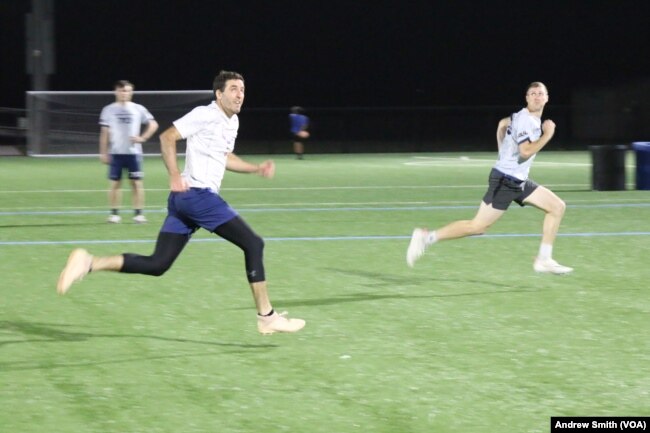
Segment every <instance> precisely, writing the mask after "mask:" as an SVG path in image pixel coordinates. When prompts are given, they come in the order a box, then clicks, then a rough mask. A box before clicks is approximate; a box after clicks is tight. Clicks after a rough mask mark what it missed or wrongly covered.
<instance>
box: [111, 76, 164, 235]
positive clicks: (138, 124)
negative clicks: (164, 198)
mask: <svg viewBox="0 0 650 433" xmlns="http://www.w3.org/2000/svg"><path fill="white" fill-rule="evenodd" d="M131 99H133V84H131V83H130V82H128V81H126V80H120V81H118V82H116V83H115V102H113V103H112V104H110V105H107V106H106V107H104V108H103V109H102V113H101V114H100V116H99V124H100V125H101V129H100V132H99V158H100V159H101V161H102V162H103V163H104V164H108V166H109V169H108V178H109V180H110V189H109V192H108V201H109V204H110V207H111V214H110V216H109V217H108V222H109V223H119V222H120V221H122V217H120V214H119V208H120V206H121V204H122V189H121V188H122V172H123V171H124V170H126V171H128V173H129V174H128V176H129V180H130V181H131V188H132V190H133V200H132V201H133V210H134V212H135V215H134V217H133V221H135V222H136V223H145V222H147V219H146V217H145V216H144V215H143V214H142V211H143V208H144V184H143V181H142V178H143V177H144V172H143V170H142V143H144V142H146V141H147V140H149V139H150V138H151V137H152V136H153V134H154V133H155V132H156V130H157V129H158V123H157V122H156V121H155V120H154V118H153V116H152V115H151V113H149V111H148V110H147V109H146V108H145V107H144V106H142V105H140V104H136V103H135V102H132V101H131ZM142 125H147V126H146V128H145V130H144V132H141V130H142ZM109 144H110V149H109Z"/></svg>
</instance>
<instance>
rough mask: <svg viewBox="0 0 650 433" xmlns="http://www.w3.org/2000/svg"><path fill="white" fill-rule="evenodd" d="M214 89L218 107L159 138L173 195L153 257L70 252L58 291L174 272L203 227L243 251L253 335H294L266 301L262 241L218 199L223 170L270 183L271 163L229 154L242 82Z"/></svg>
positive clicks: (228, 78) (291, 324) (231, 79)
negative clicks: (89, 281)
mask: <svg viewBox="0 0 650 433" xmlns="http://www.w3.org/2000/svg"><path fill="white" fill-rule="evenodd" d="M213 90H214V95H215V101H213V102H212V103H211V104H209V105H206V106H200V107H196V108H195V109H193V110H192V111H190V112H189V113H188V114H186V115H185V116H183V117H181V118H180V119H178V120H176V121H175V122H174V124H173V126H171V127H170V128H168V129H167V130H166V131H165V132H163V133H162V134H161V136H160V145H161V150H162V155H163V159H164V161H165V165H166V167H167V171H168V172H169V185H170V189H171V192H170V194H169V198H168V201H167V210H168V213H167V218H166V219H165V222H164V223H163V226H162V228H161V229H160V232H159V234H158V240H157V242H156V246H155V248H154V252H153V254H152V255H150V256H142V255H137V254H129V253H126V254H120V255H117V256H110V257H93V256H92V255H90V254H89V253H88V251H86V250H84V249H80V248H78V249H75V250H74V251H72V253H70V256H69V258H68V262H67V264H66V266H65V268H64V269H63V271H62V272H61V275H60V277H59V281H58V284H57V291H58V293H59V294H65V293H66V292H67V291H68V289H69V288H70V286H71V285H72V283H74V282H75V281H79V280H81V279H82V278H83V277H84V276H86V275H87V274H88V273H89V272H91V271H92V272H93V273H95V272H98V271H113V272H123V273H136V274H145V275H153V276H160V275H162V274H164V273H165V272H166V271H167V270H168V269H169V268H170V267H171V266H172V264H173V263H174V261H175V260H176V258H177V257H178V255H179V254H180V253H181V251H182V250H183V248H184V247H185V245H186V244H187V243H188V241H189V240H190V237H191V236H192V234H193V233H194V232H195V231H196V230H198V229H199V228H204V229H205V230H208V231H209V232H212V233H214V234H216V235H218V236H221V237H222V238H224V239H226V240H227V241H229V242H231V243H233V244H235V245H237V246H238V247H239V248H241V249H242V250H243V251H244V260H245V267H246V277H247V279H248V282H249V284H250V287H251V290H252V293H253V298H254V299H255V306H256V308H257V329H258V331H259V332H260V333H262V334H272V333H274V332H296V331H299V330H300V329H302V328H303V327H304V326H305V321H304V320H302V319H290V318H288V317H285V315H284V313H281V314H278V313H277V312H275V310H274V309H273V307H272V305H271V301H270V300H269V295H268V290H267V284H266V276H265V272H264V263H263V250H264V241H263V240H262V238H261V237H260V236H258V235H257V234H256V233H255V232H254V231H253V230H252V229H251V228H250V227H249V226H248V224H246V222H244V220H243V219H242V218H241V217H240V216H239V215H238V214H237V212H236V211H235V210H234V209H233V208H231V207H230V206H229V205H228V203H226V202H225V201H224V200H223V199H222V198H221V196H220V195H219V189H220V187H221V180H222V178H223V175H224V172H225V171H226V170H229V171H234V172H238V173H255V174H257V175H259V176H262V177H265V178H272V177H273V175H274V173H275V164H274V163H273V161H270V160H267V161H264V162H262V163H261V164H251V163H249V162H246V161H244V160H242V159H241V158H239V157H238V156H237V155H235V154H234V153H233V150H234V148H235V138H236V137H237V130H238V128H239V119H238V117H237V114H238V113H239V112H240V110H241V107H242V104H243V103H244V78H243V77H242V76H241V75H240V74H239V73H237V72H229V71H221V72H220V73H219V74H218V75H217V76H216V78H215V79H214V83H213ZM181 139H187V150H186V160H185V170H184V171H183V173H181V172H180V170H179V169H178V165H177V161H176V142H177V141H178V140H181Z"/></svg>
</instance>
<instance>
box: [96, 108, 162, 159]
mask: <svg viewBox="0 0 650 433" xmlns="http://www.w3.org/2000/svg"><path fill="white" fill-rule="evenodd" d="M151 120H153V116H152V115H151V113H150V112H149V111H148V110H147V109H146V108H144V106H142V105H140V104H136V103H135V102H130V101H129V102H126V103H125V104H119V103H117V102H113V103H112V104H110V105H107V106H106V107H104V108H103V109H102V113H101V114H100V115H99V124H100V125H101V126H106V127H107V128H108V140H109V143H110V153H113V154H120V155H122V154H141V153H142V145H141V144H140V143H132V142H131V137H135V136H138V135H140V131H141V128H142V125H143V124H145V123H149V121H151Z"/></svg>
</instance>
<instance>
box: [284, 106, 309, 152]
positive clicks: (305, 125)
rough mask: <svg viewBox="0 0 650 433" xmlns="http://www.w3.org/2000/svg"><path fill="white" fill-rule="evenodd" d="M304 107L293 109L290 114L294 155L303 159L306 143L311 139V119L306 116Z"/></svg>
mask: <svg viewBox="0 0 650 433" xmlns="http://www.w3.org/2000/svg"><path fill="white" fill-rule="evenodd" d="M304 112H305V110H304V109H303V108H302V107H298V106H296V107H291V114H289V131H290V132H291V139H292V141H293V153H295V154H296V158H298V159H302V158H303V154H304V153H305V141H306V140H307V139H308V138H309V131H308V130H307V129H309V117H307V116H305V114H304Z"/></svg>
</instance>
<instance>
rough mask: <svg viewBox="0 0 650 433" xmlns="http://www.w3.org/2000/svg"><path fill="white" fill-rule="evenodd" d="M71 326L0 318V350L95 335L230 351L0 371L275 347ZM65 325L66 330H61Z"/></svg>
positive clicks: (16, 365) (1, 367)
mask: <svg viewBox="0 0 650 433" xmlns="http://www.w3.org/2000/svg"><path fill="white" fill-rule="evenodd" d="M72 326H73V325H66V324H60V323H37V322H20V321H7V320H5V321H0V331H5V332H4V333H3V335H0V350H1V349H2V348H3V347H5V346H8V345H10V344H26V343H29V344H52V343H54V344H56V343H62V342H84V341H88V340H91V339H96V338H125V339H128V338H142V339H153V340H160V341H167V342H171V343H183V344H190V345H201V346H203V347H207V348H214V347H221V348H230V349H231V350H227V351H219V352H215V351H208V352H202V353H196V352H193V353H182V354H178V353H177V354H171V355H156V356H133V357H130V358H126V359H113V360H108V361H81V362H74V361H71V362H69V363H67V362H66V363H44V362H43V363H39V364H40V365H34V362H33V361H32V362H29V361H24V360H23V361H13V362H5V361H0V371H10V370H33V369H51V368H58V367H81V366H89V365H100V364H117V363H125V362H134V361H142V360H152V359H169V358H183V357H196V356H214V355H223V354H227V353H245V352H248V351H251V350H260V349H265V350H267V349H273V348H276V347H278V346H277V345H275V344H246V343H221V342H216V341H205V340H193V339H188V338H170V337H160V336H157V335H147V334H107V333H101V332H98V333H94V332H75V331H71V330H68V329H70V328H72ZM65 328H68V329H65ZM6 331H8V332H9V333H11V334H14V335H15V334H21V335H22V336H23V338H22V339H18V338H16V339H8V338H7V337H6Z"/></svg>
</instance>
